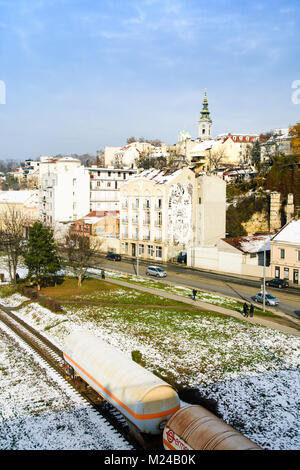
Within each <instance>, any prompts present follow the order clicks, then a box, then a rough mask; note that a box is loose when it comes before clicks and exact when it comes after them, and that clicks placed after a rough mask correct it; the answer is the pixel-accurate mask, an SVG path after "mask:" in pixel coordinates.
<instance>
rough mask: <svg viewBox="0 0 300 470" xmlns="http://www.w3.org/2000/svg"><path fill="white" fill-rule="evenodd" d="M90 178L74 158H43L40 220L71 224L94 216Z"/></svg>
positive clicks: (41, 164)
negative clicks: (91, 207) (87, 215)
mask: <svg viewBox="0 0 300 470" xmlns="http://www.w3.org/2000/svg"><path fill="white" fill-rule="evenodd" d="M89 185H90V177H89V173H88V170H87V169H86V168H84V167H83V166H82V165H81V163H80V161H79V160H77V159H74V158H71V157H63V158H59V159H58V158H52V157H41V160H40V174H39V218H40V220H41V221H42V222H44V223H46V224H49V225H52V224H54V223H55V222H70V221H73V220H77V219H79V218H80V217H82V216H84V215H86V214H88V213H89V212H90V200H89V196H90V191H89Z"/></svg>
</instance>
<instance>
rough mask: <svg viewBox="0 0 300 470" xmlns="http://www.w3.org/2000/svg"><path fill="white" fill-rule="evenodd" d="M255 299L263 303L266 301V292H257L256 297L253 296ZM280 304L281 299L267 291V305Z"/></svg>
mask: <svg viewBox="0 0 300 470" xmlns="http://www.w3.org/2000/svg"><path fill="white" fill-rule="evenodd" d="M253 300H255V301H256V302H259V303H260V304H263V303H264V294H263V292H259V293H258V294H256V295H255V296H254V297H253ZM278 304H279V300H278V299H277V298H276V297H274V296H273V295H271V294H267V292H266V305H270V306H273V307H274V306H276V305H278Z"/></svg>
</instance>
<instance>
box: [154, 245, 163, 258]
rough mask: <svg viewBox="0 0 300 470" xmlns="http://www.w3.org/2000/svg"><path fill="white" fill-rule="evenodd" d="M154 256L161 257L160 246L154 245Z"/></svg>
mask: <svg viewBox="0 0 300 470" xmlns="http://www.w3.org/2000/svg"><path fill="white" fill-rule="evenodd" d="M155 256H156V258H161V257H162V247H161V246H156V247H155Z"/></svg>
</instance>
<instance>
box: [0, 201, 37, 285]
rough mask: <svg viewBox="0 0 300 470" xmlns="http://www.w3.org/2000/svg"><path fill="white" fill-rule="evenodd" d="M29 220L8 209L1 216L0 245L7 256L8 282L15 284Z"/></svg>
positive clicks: (12, 209) (29, 223) (17, 211)
mask: <svg viewBox="0 0 300 470" xmlns="http://www.w3.org/2000/svg"><path fill="white" fill-rule="evenodd" d="M31 223H32V222H31V219H30V218H29V217H28V216H26V215H24V213H23V212H21V211H19V210H16V209H14V208H10V207H8V208H7V210H6V211H5V212H4V213H2V214H1V226H0V244H1V248H2V249H3V250H4V251H5V253H6V254H7V267H8V272H9V278H10V282H11V283H12V284H14V285H16V284H17V268H18V264H19V261H20V258H21V257H22V255H23V253H24V241H25V239H26V227H29V226H30V225H31Z"/></svg>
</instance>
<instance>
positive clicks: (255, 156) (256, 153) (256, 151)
mask: <svg viewBox="0 0 300 470" xmlns="http://www.w3.org/2000/svg"><path fill="white" fill-rule="evenodd" d="M251 161H252V165H254V166H257V165H258V164H259V163H260V143H259V141H258V140H256V141H255V142H254V145H253V147H252V150H251Z"/></svg>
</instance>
